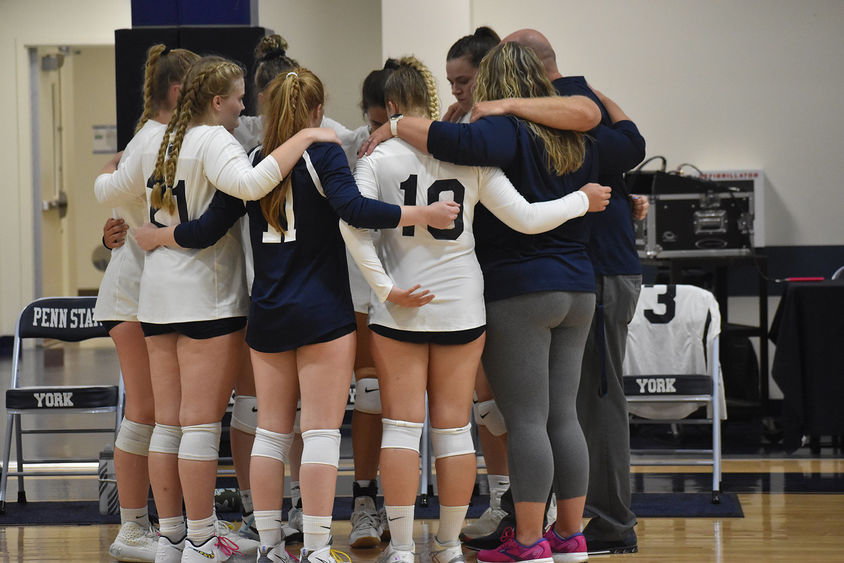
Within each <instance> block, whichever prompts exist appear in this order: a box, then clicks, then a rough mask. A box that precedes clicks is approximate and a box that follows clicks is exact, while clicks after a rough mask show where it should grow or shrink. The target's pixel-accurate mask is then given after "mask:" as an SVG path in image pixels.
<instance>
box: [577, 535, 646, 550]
mask: <svg viewBox="0 0 844 563" xmlns="http://www.w3.org/2000/svg"><path fill="white" fill-rule="evenodd" d="M583 535H584V536H585V537H586V549H588V550H589V555H613V554H621V553H636V552H638V551H639V546H638V541H637V539H636V531H635V530H630V533H628V534H627V535H626V536H624V538H623V539H620V540H602V539H598V538H594V537H590V536H589V532H588V530H583Z"/></svg>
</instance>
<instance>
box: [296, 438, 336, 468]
mask: <svg viewBox="0 0 844 563" xmlns="http://www.w3.org/2000/svg"><path fill="white" fill-rule="evenodd" d="M302 443H303V446H302V465H305V464H306V463H317V464H320V465H331V466H334V467H337V466H338V465H339V464H340V431H339V430H337V429H319V430H306V431H305V432H302Z"/></svg>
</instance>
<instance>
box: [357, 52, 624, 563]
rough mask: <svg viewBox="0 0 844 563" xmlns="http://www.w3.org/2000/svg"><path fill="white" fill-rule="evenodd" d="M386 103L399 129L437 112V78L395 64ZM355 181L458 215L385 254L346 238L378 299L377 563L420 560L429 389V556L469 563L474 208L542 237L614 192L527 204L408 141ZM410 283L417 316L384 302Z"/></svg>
mask: <svg viewBox="0 0 844 563" xmlns="http://www.w3.org/2000/svg"><path fill="white" fill-rule="evenodd" d="M385 97H386V99H387V105H388V108H389V112H390V113H392V114H393V117H392V118H391V123H392V124H393V125H395V124H397V122H398V121H399V120H400V119H401V118H402V117H403V115H404V114H406V115H409V116H423V117H428V118H434V117H436V116H438V115H439V108H438V103H437V96H436V85H435V83H434V79H433V76H432V75H431V73H430V71H428V69H427V68H425V67H424V65H422V63H420V62H419V61H418V60H417V59H415V58H413V57H405V58H403V59H402V60H401V61H400V65H399V68H398V69H396V70H395V72H394V73H393V74H392V75H391V76H390V78H389V79H388V80H387V84H386V92H385ZM356 179H357V181H358V184H359V185H360V186H361V189H362V190H363V192H364V193H365V194H367V195H369V196H371V197H378V198H379V199H383V200H385V201H392V202H398V203H401V202H403V203H404V204H405V205H409V204H415V203H417V202H431V201H436V200H438V199H440V198H441V197H444V198H449V199H453V200H454V201H456V202H458V203H460V204H461V206H462V214H461V216H460V217H458V219H457V221H455V223H454V225H453V226H452V227H451V228H449V229H442V230H439V229H428V230H423V229H403V230H402V231H384V232H383V233H381V236H380V238H379V244H378V246H379V248H380V253H376V251H375V248H374V246H373V245H372V244H371V239H369V238H368V233H366V232H362V231H354V230H351V229H349V228H348V227H342V230H343V232H344V235H346V240H347V242H348V243H349V247H350V250H352V252H353V254H354V255H355V257H356V259H357V261H358V262H359V264H360V265H361V267H362V269H363V270H364V272H365V274H367V276H368V279H369V281H370V284H371V285H372V287H373V289H374V290H375V292H376V294H377V295H378V298H379V299H378V300H377V301H374V302H373V304H372V306H371V312H370V319H369V321H370V328H371V329H372V331H373V332H374V333H375V335H373V337H372V338H373V351H374V355H375V360H376V363H377V365H378V368H379V373H380V375H381V389H382V394H383V402H384V418H383V425H384V431H383V439H382V451H381V458H382V459H381V462H382V463H381V467H382V470H381V473H382V475H381V480H382V484H383V486H384V493H385V504H386V509H387V517H388V520H389V525H390V531H391V535H392V540H391V542H390V545H389V546H388V548H387V549H386V550H385V551H384V553H383V554H382V555H381V556H380V557H379V561H381V562H384V563H386V562H402V563H410V562H412V561H414V554H413V550H414V545H413V540H412V531H413V503H414V501H415V498H416V490H417V488H418V476H419V472H418V447H419V438H420V436H421V433H422V426H423V424H424V420H425V392H426V390H427V393H428V401H429V409H430V413H431V426H432V431H431V433H432V438H431V439H432V443H433V448H434V455H435V458H436V460H437V461H436V464H437V476H438V479H437V483H438V487H439V500H440V526H439V530H438V531H437V534H436V536H435V537H434V538H433V540H432V543H431V546H430V550H429V551H430V557H431V560H432V561H434V563H454V562H457V561H463V560H464V559H463V555H462V550H461V546H460V541H459V539H458V534H459V532H460V527H461V525H462V523H463V519H464V517H465V514H466V509H467V508H468V503H469V500H470V498H471V494H472V488H473V484H474V477H475V455H474V453H475V450H474V445H473V443H472V438H471V434H470V426H469V424H468V422H469V412H470V410H471V404H472V390H473V388H474V383H475V375H476V373H477V370H478V365H479V363H480V356H481V352H482V350H483V344H484V324H485V315H484V302H483V279H482V276H481V271H480V267H479V265H478V262H477V259H476V258H475V255H474V238H473V234H472V218H473V216H474V208H475V204H476V203H478V202H479V201H480V202H482V203H483V204H484V205H485V206H486V207H487V208H488V209H489V210H491V211H492V212H493V213H494V214H496V216H498V217H501V218H502V219H503V220H505V221H506V222H507V224H509V225H511V226H513V227H514V228H517V229H520V230H522V231H524V232H531V233H536V232H541V231H544V230H548V229H551V228H554V227H557V226H559V225H560V224H561V223H563V222H564V221H566V220H567V219H570V218H574V217H577V216H580V215H583V214H584V213H585V212H586V211H587V210H591V211H599V210H602V209H603V208H604V206H605V205H606V202H607V201H608V200H609V188H604V187H602V186H598V185H596V184H592V185H588V186H585V187H584V188H583V189H582V190H581V191H577V192H574V193H572V194H569V195H568V196H566V197H565V198H562V199H559V200H555V201H551V202H542V203H536V204H533V205H529V204H528V203H527V202H526V201H525V199H524V198H523V197H522V196H521V195H520V194H519V193H518V192H517V191H516V190H515V189H514V188H513V186H512V184H510V182H509V181H508V180H507V179H506V177H505V176H504V173H503V172H501V170H500V169H491V168H470V167H461V166H455V165H449V164H446V163H442V162H440V161H437V160H435V159H434V158H433V157H431V156H429V155H425V154H423V153H421V152H420V151H418V150H416V149H414V148H412V147H410V146H409V145H407V144H406V143H404V142H401V141H391V142H388V143H385V144H383V145H381V146H379V148H378V149H377V150H376V151H375V152H374V153H373V154H372V155H371V156H369V157H366V158H364V159H362V160H361V161H360V162H359V163H358V168H357V171H356ZM366 243H368V244H366ZM379 254H380V256H381V257H382V259H383V261H384V266H385V267H386V270H387V272H384V270H383V269H382V268H381V264H380V262H379V260H378V256H379ZM388 274H389V275H388ZM412 280H419V281H421V282H423V283H424V286H425V287H426V289H429V290H431V291H432V292H434V293H435V294H436V295H437V297H436V298H435V299H434V300H433V301H432V302H431V303H430V304H428V305H426V306H425V307H424V308H422V309H404V308H401V307H399V306H396V305H392V304H386V305H385V304H383V301H384V300H385V299H386V297H387V295H388V294H389V292H390V291H391V289H392V287H393V284H394V283H395V284H397V285H399V286H402V285H407V284H408V283H410V282H411V281H412Z"/></svg>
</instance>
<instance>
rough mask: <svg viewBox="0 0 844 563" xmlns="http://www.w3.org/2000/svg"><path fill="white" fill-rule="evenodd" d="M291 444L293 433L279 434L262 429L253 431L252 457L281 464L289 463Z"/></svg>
mask: <svg viewBox="0 0 844 563" xmlns="http://www.w3.org/2000/svg"><path fill="white" fill-rule="evenodd" d="M291 443H293V433H292V432H291V433H290V434H280V433H278V432H272V431H270V430H265V429H263V428H257V429H256V430H255V441H254V442H253V443H252V456H253V457H254V456H261V457H269V458H272V459H277V460H278V461H280V462H282V463H288V462H289V461H290V444H291Z"/></svg>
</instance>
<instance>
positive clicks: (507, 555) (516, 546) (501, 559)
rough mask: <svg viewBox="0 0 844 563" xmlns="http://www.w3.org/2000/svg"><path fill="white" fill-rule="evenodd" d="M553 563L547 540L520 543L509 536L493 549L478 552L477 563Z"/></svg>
mask: <svg viewBox="0 0 844 563" xmlns="http://www.w3.org/2000/svg"><path fill="white" fill-rule="evenodd" d="M516 562H518V563H554V559H553V558H552V557H551V546H549V545H548V540H546V539H545V538H540V539H539V541H537V542H535V543H534V544H532V545H522V544H520V543H519V542H517V541H516V538H514V537H510V538H508V539H507V540H505V541H504V543H502V544H501V545H499V546H498V547H497V548H495V549H484V550H482V551H479V552H478V563H516Z"/></svg>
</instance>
